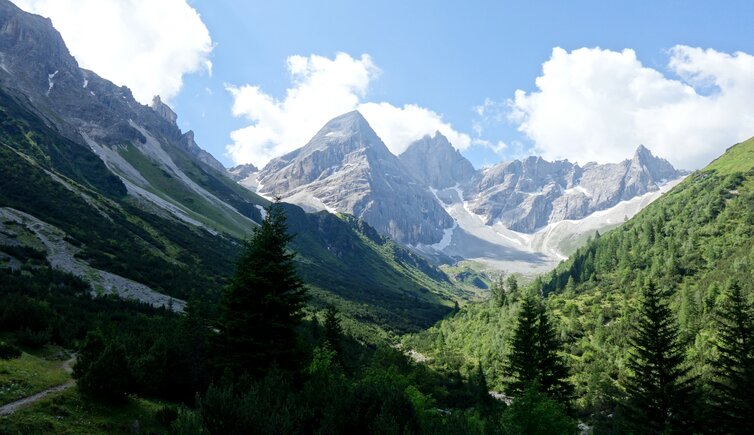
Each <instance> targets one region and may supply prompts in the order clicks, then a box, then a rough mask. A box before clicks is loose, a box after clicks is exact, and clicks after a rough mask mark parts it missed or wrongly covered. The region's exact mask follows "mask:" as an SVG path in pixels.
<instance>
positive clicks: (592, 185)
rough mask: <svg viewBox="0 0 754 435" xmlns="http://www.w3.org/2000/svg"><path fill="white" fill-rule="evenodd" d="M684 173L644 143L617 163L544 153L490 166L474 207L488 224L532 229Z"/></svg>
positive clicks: (606, 204)
mask: <svg viewBox="0 0 754 435" xmlns="http://www.w3.org/2000/svg"><path fill="white" fill-rule="evenodd" d="M681 175H682V172H681V171H677V170H675V169H674V168H673V167H672V166H671V165H670V163H668V162H667V161H666V160H664V159H660V158H657V157H655V156H653V155H652V153H651V152H650V151H649V150H648V149H646V148H645V147H644V146H639V147H638V148H637V150H636V152H635V153H634V156H633V158H632V159H627V160H624V161H622V162H620V163H617V164H602V165H599V164H596V163H588V164H586V165H585V166H583V167H581V166H579V165H578V164H574V163H570V162H568V161H567V160H565V161H557V162H547V161H545V160H543V159H542V158H541V157H529V158H527V159H524V160H520V161H519V160H516V161H513V162H503V163H500V164H498V165H496V166H493V167H492V168H490V169H488V170H486V171H484V173H483V176H482V179H481V181H480V182H479V183H478V185H477V191H476V192H472V199H471V200H470V201H469V202H470V208H471V211H472V212H473V213H475V214H477V215H480V216H483V217H484V220H485V223H486V224H487V225H491V224H492V223H494V222H498V221H499V222H502V223H503V224H504V225H505V226H506V227H507V228H510V229H512V230H514V231H519V232H523V233H532V232H535V231H536V230H538V229H539V228H542V227H544V226H546V225H548V224H551V223H554V222H559V221H562V220H565V219H572V220H573V219H583V218H585V217H586V216H588V215H590V214H592V213H594V212H596V211H599V210H605V209H608V208H610V207H613V206H615V205H616V204H618V203H619V202H621V201H627V200H630V199H631V198H635V197H637V196H640V195H644V194H646V193H649V192H653V191H657V190H659V189H660V186H662V185H663V184H664V183H666V182H668V181H670V180H675V179H677V178H679V177H680V176H681Z"/></svg>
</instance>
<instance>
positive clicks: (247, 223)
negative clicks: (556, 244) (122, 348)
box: [0, 1, 465, 331]
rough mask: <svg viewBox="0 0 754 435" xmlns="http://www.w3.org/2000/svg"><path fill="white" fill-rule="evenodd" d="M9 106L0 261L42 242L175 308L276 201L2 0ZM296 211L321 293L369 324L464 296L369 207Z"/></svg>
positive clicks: (432, 312) (0, 76) (3, 123)
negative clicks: (356, 211)
mask: <svg viewBox="0 0 754 435" xmlns="http://www.w3.org/2000/svg"><path fill="white" fill-rule="evenodd" d="M0 107H2V110H1V111H0V173H2V174H3V175H2V181H0V184H1V185H2V188H0V214H2V216H3V218H2V222H3V223H2V225H0V231H2V237H0V250H1V251H2V252H3V254H2V255H0V258H3V259H5V260H6V261H5V262H4V263H3V264H8V265H15V266H19V264H20V263H22V262H21V260H19V258H17V257H16V255H18V253H17V251H18V250H19V249H31V250H33V251H34V252H39V253H40V254H39V255H41V256H42V257H43V258H45V257H46V261H47V262H48V263H49V264H50V265H51V266H52V267H54V268H57V269H59V270H63V271H65V272H67V273H70V274H73V275H76V276H78V277H80V278H82V279H85V280H87V281H88V282H89V283H90V285H91V287H92V291H93V292H94V293H96V294H104V293H115V294H119V295H121V296H124V297H128V298H135V299H138V300H141V301H144V302H147V303H150V304H152V305H156V306H166V307H171V308H173V309H176V310H180V309H182V308H183V306H184V304H185V303H184V300H185V299H187V298H188V297H189V296H192V295H194V296H197V297H199V298H202V299H210V300H212V299H216V298H217V297H218V295H219V292H220V290H221V289H222V288H223V286H224V284H225V282H226V280H227V277H228V276H229V275H230V274H231V273H232V270H233V267H234V263H235V260H236V258H237V256H238V255H239V253H240V247H241V245H242V240H243V239H244V238H245V237H246V236H247V235H248V234H249V233H250V232H251V231H252V230H253V229H254V228H255V226H256V225H257V223H258V222H260V221H261V219H262V218H263V214H264V206H266V205H267V204H268V203H269V202H268V201H267V200H266V199H264V198H262V197H260V196H259V195H257V194H255V193H253V192H251V191H249V190H248V189H245V188H244V187H242V186H240V185H239V184H238V183H236V182H235V181H234V180H233V179H231V178H230V176H231V175H232V174H230V173H229V172H228V171H227V170H226V169H225V168H224V167H222V165H221V164H220V163H219V162H217V160H215V159H214V158H213V157H212V156H211V155H210V154H209V153H207V152H206V151H204V150H202V149H201V148H200V147H199V146H198V145H197V144H196V142H195V140H194V135H193V133H192V132H190V131H189V132H186V133H184V132H182V131H181V130H180V129H179V128H178V126H177V124H176V120H177V115H176V114H175V113H174V112H173V111H172V109H170V107H168V106H167V105H166V104H164V103H163V102H162V101H161V100H160V99H159V97H156V98H155V99H154V100H153V102H152V104H151V106H146V105H142V104H140V103H139V102H137V101H136V100H135V99H134V98H133V96H132V95H131V92H130V90H129V89H128V88H126V87H118V86H116V85H114V84H113V83H111V82H109V81H108V80H106V79H103V78H101V77H99V76H97V75H96V74H95V73H94V72H92V71H87V70H84V69H81V68H79V67H78V64H77V63H76V60H75V59H74V58H73V57H72V56H71V55H70V53H69V52H68V50H67V48H66V46H65V44H64V43H63V40H62V38H61V37H60V35H59V34H58V32H57V31H56V30H55V29H54V28H53V26H52V23H51V22H50V20H48V19H45V18H42V17H39V16H36V15H32V14H28V13H26V12H23V11H22V10H20V9H18V8H17V7H16V6H14V5H13V4H12V3H10V2H8V1H0ZM249 169H251V168H249ZM252 172H253V171H252ZM286 212H287V215H288V219H289V225H290V230H291V232H293V233H295V234H296V237H295V239H294V242H293V244H292V248H293V249H294V250H296V251H297V252H298V254H299V256H298V265H299V268H300V272H301V274H302V276H303V277H304V279H305V280H306V282H307V284H308V285H309V286H310V288H311V292H312V295H313V298H312V305H313V306H315V307H317V306H320V307H321V306H323V305H324V304H326V303H330V302H334V303H336V304H337V305H338V306H339V307H340V308H341V309H342V311H343V312H344V313H345V314H346V315H347V316H349V318H351V319H356V318H358V322H357V323H358V324H361V325H366V326H365V327H366V328H367V329H369V328H372V329H370V330H377V329H379V328H384V329H388V330H393V331H405V330H415V329H417V328H419V327H422V326H426V325H429V324H431V323H432V322H433V321H435V320H437V319H439V318H441V317H442V316H444V315H445V314H446V313H447V312H449V311H450V310H451V309H452V307H453V305H454V300H456V299H458V298H460V297H464V296H465V293H464V290H461V289H458V288H456V287H455V286H454V285H453V284H451V282H450V279H449V278H448V277H447V276H446V275H445V274H444V273H443V272H441V271H440V270H438V269H437V268H435V267H434V266H432V265H430V264H428V263H427V262H426V261H425V260H424V259H422V258H420V257H419V256H417V255H416V254H414V253H412V252H409V251H407V250H406V249H404V248H403V247H401V246H400V245H398V244H396V243H394V242H392V241H391V240H389V239H387V238H384V237H382V236H380V235H379V234H378V233H377V232H376V231H375V230H374V229H373V228H371V227H370V226H369V225H366V224H365V223H364V222H362V221H359V220H357V219H353V218H351V217H348V216H344V217H337V216H335V215H332V214H330V213H326V212H322V213H315V214H308V213H305V212H304V211H303V210H302V209H301V208H299V207H296V206H293V205H286ZM14 253H15V255H14ZM3 267H5V266H3ZM29 270H31V271H33V270H34V269H29Z"/></svg>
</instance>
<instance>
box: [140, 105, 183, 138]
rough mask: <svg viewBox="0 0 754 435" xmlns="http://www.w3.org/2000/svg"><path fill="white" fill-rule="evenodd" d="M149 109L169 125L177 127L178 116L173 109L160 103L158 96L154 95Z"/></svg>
mask: <svg viewBox="0 0 754 435" xmlns="http://www.w3.org/2000/svg"><path fill="white" fill-rule="evenodd" d="M149 107H151V108H152V110H154V111H155V112H157V114H158V115H160V116H161V117H163V118H164V119H165V120H166V121H168V122H169V123H171V124H174V125H177V124H176V120H177V119H178V115H176V113H175V112H173V109H171V108H170V106H168V105H167V104H165V103H163V102H162V100H161V99H160V96H159V95H155V96H154V98H152V104H151V105H150V106H149ZM192 138H193V133H192Z"/></svg>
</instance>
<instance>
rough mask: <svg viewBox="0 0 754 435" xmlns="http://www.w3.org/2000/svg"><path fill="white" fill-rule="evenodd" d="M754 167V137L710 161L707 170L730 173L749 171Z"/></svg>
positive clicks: (723, 173) (722, 173)
mask: <svg viewBox="0 0 754 435" xmlns="http://www.w3.org/2000/svg"><path fill="white" fill-rule="evenodd" d="M752 168H754V137H753V138H750V139H747V140H745V141H743V142H741V143H739V144H736V145H734V146H732V147H730V148H728V150H727V151H725V154H723V155H722V156H720V157H718V158H717V159H715V161H713V162H712V163H710V164H709V165H708V166H707V167H706V168H705V171H712V170H714V171H717V173H718V174H721V175H728V174H734V173H737V172H747V171H749V170H750V169H752Z"/></svg>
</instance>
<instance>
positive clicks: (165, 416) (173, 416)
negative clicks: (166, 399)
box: [154, 406, 178, 426]
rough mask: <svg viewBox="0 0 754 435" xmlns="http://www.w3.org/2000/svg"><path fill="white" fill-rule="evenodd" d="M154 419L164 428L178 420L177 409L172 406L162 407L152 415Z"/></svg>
mask: <svg viewBox="0 0 754 435" xmlns="http://www.w3.org/2000/svg"><path fill="white" fill-rule="evenodd" d="M154 419H155V420H157V422H158V423H160V424H162V425H164V426H169V425H171V424H173V422H175V421H176V420H177V419H178V409H176V408H175V407H174V406H163V407H162V408H160V409H158V410H157V411H156V412H155V413H154Z"/></svg>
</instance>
